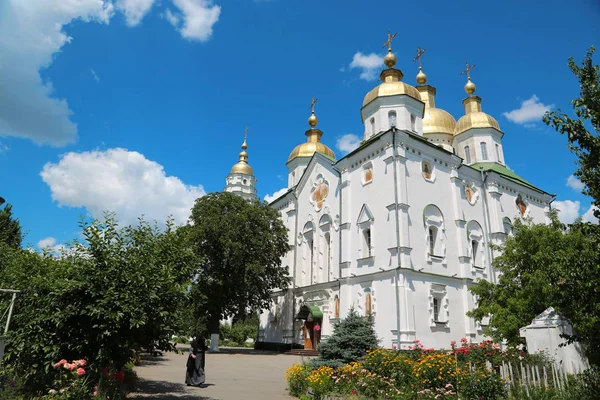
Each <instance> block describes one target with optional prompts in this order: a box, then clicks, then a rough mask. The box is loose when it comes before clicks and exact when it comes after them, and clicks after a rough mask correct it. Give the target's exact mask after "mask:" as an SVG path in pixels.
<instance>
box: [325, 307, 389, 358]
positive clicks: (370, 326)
mask: <svg viewBox="0 0 600 400" xmlns="http://www.w3.org/2000/svg"><path fill="white" fill-rule="evenodd" d="M374 324H375V322H374V321H373V316H372V315H369V316H368V317H363V316H360V315H359V314H358V313H357V312H356V311H355V310H354V308H351V309H350V312H349V313H348V316H347V317H346V318H344V319H343V320H342V321H340V322H338V323H337V324H335V326H334V328H333V334H332V335H331V337H330V338H329V339H327V341H326V342H323V343H321V344H320V345H319V349H318V350H319V356H320V358H321V359H322V360H330V361H332V360H336V361H340V362H343V363H349V362H352V361H358V360H360V359H361V358H362V357H363V356H364V355H365V354H367V351H368V350H370V349H374V348H376V347H377V343H378V339H377V334H376V333H375V328H374Z"/></svg>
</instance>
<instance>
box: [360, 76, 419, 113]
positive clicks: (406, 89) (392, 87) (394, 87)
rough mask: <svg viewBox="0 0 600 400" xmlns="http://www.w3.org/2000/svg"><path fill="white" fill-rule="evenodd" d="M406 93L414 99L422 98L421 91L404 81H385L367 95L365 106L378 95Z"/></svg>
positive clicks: (364, 101)
mask: <svg viewBox="0 0 600 400" xmlns="http://www.w3.org/2000/svg"><path fill="white" fill-rule="evenodd" d="M401 94H405V95H407V96H409V97H412V98H413V99H417V100H419V101H420V100H421V97H420V96H419V91H418V90H417V89H416V88H415V87H414V86H410V85H409V84H406V83H404V82H402V81H392V82H383V83H381V84H380V85H379V86H377V87H376V88H374V89H373V90H371V91H370V92H369V93H367V95H366V96H365V99H364V100H363V107H364V106H366V105H367V104H369V103H370V102H372V101H373V100H375V99H376V98H378V97H385V96H396V95H401Z"/></svg>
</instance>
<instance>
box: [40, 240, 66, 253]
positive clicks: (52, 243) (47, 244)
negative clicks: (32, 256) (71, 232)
mask: <svg viewBox="0 0 600 400" xmlns="http://www.w3.org/2000/svg"><path fill="white" fill-rule="evenodd" d="M37 245H38V248H39V249H40V250H48V251H50V252H51V253H52V254H55V255H58V254H60V253H61V252H63V251H65V250H66V247H65V245H64V244H56V239H55V238H53V237H47V238H45V239H42V240H40V241H39V242H38V244H37Z"/></svg>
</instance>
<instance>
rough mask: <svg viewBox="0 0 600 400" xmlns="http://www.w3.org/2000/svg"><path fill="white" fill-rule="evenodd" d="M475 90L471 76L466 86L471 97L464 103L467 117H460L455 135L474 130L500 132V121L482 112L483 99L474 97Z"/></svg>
mask: <svg viewBox="0 0 600 400" xmlns="http://www.w3.org/2000/svg"><path fill="white" fill-rule="evenodd" d="M475 90H476V86H475V84H474V83H473V82H471V77H470V76H469V77H468V80H467V84H466V85H465V92H467V94H468V95H469V97H467V98H466V99H464V100H463V102H462V103H463V106H464V107H465V115H463V116H462V117H460V119H459V120H458V122H457V123H456V128H455V130H454V134H455V135H458V134H459V133H462V132H465V131H467V130H469V129H472V128H493V129H496V130H498V131H500V125H499V124H498V121H496V119H495V118H494V117H492V116H491V115H488V114H486V113H484V112H483V111H481V97H479V96H473V94H474V93H475Z"/></svg>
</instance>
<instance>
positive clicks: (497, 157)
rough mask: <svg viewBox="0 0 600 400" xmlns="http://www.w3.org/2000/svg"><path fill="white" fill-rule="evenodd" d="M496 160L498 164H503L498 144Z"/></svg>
mask: <svg viewBox="0 0 600 400" xmlns="http://www.w3.org/2000/svg"><path fill="white" fill-rule="evenodd" d="M496 159H497V160H498V162H502V158H501V157H500V145H499V144H498V143H496Z"/></svg>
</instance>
